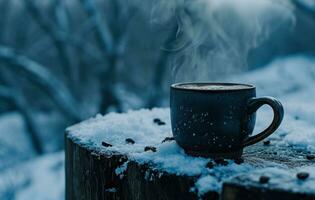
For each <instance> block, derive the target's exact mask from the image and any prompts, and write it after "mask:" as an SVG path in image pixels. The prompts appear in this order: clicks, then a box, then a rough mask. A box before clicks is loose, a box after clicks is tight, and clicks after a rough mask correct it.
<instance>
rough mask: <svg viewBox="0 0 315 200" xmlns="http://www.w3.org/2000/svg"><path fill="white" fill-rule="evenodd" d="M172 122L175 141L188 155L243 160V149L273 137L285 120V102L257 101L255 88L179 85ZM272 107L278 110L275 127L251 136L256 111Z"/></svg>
mask: <svg viewBox="0 0 315 200" xmlns="http://www.w3.org/2000/svg"><path fill="white" fill-rule="evenodd" d="M170 100H171V102H170V104H171V105H170V107H171V122H172V132H173V135H174V138H175V140H176V142H177V144H178V145H179V146H181V147H182V148H183V149H184V150H185V151H186V152H187V153H188V154H191V155H197V156H206V157H226V158H236V157H240V156H241V155H242V152H243V148H244V147H246V146H249V145H252V144H254V143H257V142H259V141H261V140H263V139H264V138H266V137H268V136H269V135H270V134H272V133H273V132H274V131H275V130H276V129H277V128H278V126H279V125H280V123H281V121H282V118H283V107H282V105H281V103H280V102H279V101H278V100H276V99H274V98H272V97H260V98H256V88H255V86H253V85H246V84H234V83H178V84H174V85H172V86H171V98H170ZM265 104H268V105H269V106H271V107H272V109H273V111H274V119H273V121H272V123H271V125H270V126H269V127H268V128H267V129H266V130H264V131H263V132H261V133H259V134H257V135H255V136H250V135H251V134H252V132H253V129H254V126H255V119H256V110H257V109H258V108H260V107H261V106H262V105H265Z"/></svg>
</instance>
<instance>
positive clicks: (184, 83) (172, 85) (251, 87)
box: [171, 82, 256, 92]
mask: <svg viewBox="0 0 315 200" xmlns="http://www.w3.org/2000/svg"><path fill="white" fill-rule="evenodd" d="M189 84H193V85H223V86H224V85H241V86H247V87H244V88H238V89H233V88H229V89H224V90H205V89H197V88H183V87H178V86H180V85H189ZM171 88H172V89H176V90H186V91H198V92H228V91H242V90H253V89H256V87H255V86H254V85H252V84H247V83H246V84H245V83H232V82H179V83H173V84H171Z"/></svg>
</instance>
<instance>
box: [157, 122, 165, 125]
mask: <svg viewBox="0 0 315 200" xmlns="http://www.w3.org/2000/svg"><path fill="white" fill-rule="evenodd" d="M157 124H158V125H159V126H162V125H165V122H162V121H159V122H158V123H157Z"/></svg>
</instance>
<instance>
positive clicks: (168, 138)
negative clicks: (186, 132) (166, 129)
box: [162, 137, 175, 143]
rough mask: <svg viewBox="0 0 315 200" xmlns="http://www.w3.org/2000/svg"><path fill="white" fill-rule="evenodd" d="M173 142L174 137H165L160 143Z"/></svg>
mask: <svg viewBox="0 0 315 200" xmlns="http://www.w3.org/2000/svg"><path fill="white" fill-rule="evenodd" d="M173 140H175V138H174V137H166V138H165V139H164V140H163V141H162V143H164V142H170V141H173Z"/></svg>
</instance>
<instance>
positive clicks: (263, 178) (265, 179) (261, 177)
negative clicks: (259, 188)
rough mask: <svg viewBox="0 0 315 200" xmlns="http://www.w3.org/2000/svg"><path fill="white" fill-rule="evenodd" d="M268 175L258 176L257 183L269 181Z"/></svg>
mask: <svg viewBox="0 0 315 200" xmlns="http://www.w3.org/2000/svg"><path fill="white" fill-rule="evenodd" d="M269 179H270V178H269V177H268V176H260V178H259V183H262V184H264V183H268V182H269Z"/></svg>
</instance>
